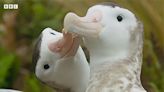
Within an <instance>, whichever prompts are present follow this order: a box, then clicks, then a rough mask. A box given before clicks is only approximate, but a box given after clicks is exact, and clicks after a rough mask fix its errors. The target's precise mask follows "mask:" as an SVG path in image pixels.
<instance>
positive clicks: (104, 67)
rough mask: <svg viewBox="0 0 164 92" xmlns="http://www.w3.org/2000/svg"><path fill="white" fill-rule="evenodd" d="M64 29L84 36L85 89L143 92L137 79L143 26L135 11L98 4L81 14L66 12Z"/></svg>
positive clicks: (140, 60) (87, 90)
mask: <svg viewBox="0 0 164 92" xmlns="http://www.w3.org/2000/svg"><path fill="white" fill-rule="evenodd" d="M64 28H65V29H66V30H67V31H68V32H70V33H75V34H77V35H78V36H79V37H81V38H83V40H84V44H85V46H86V47H87V49H88V50H89V53H90V81H89V85H88V87H87V89H86V91H85V92H146V90H145V89H144V88H143V86H142V84H141V80H140V74H141V65H142V48H143V25H142V23H141V22H140V20H139V19H137V18H136V16H135V15H134V13H132V12H131V11H130V10H128V9H126V8H123V7H120V6H118V5H116V4H113V3H101V4H97V5H94V6H92V7H90V8H89V9H88V11H87V13H86V16H84V17H79V16H78V15H76V14H75V13H72V12H70V13H68V14H67V15H66V16H65V19H64Z"/></svg>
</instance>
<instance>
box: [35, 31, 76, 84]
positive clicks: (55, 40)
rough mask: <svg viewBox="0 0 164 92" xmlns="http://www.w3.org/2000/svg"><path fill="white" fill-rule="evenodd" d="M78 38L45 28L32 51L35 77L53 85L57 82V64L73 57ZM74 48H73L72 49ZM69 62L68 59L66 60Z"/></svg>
mask: <svg viewBox="0 0 164 92" xmlns="http://www.w3.org/2000/svg"><path fill="white" fill-rule="evenodd" d="M78 42H79V41H78V39H77V38H73V36H72V35H71V34H69V33H63V34H61V33H59V32H57V31H54V30H52V29H51V28H46V29H44V30H43V32H42V33H41V35H40V37H39V39H38V41H37V43H36V46H35V50H34V53H33V62H34V63H35V64H34V70H35V74H36V76H37V78H38V79H39V80H41V81H42V82H44V83H46V84H49V85H50V86H53V85H55V84H52V83H55V82H56V83H57V84H58V81H56V80H58V78H60V76H58V75H59V74H57V72H59V70H58V69H57V68H58V64H59V63H61V62H62V61H64V59H66V58H68V57H73V56H74V55H75V54H76V51H77V49H78V47H79V44H78ZM72 48H74V49H72ZM67 62H69V61H67ZM59 84H60V83H59Z"/></svg>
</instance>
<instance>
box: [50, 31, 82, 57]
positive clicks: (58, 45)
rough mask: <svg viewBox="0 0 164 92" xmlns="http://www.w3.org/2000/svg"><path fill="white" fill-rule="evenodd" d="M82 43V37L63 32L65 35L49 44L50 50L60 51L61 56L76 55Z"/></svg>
mask: <svg viewBox="0 0 164 92" xmlns="http://www.w3.org/2000/svg"><path fill="white" fill-rule="evenodd" d="M79 44H80V38H79V37H77V36H76V37H75V36H73V34H71V33H68V32H63V37H62V38H61V39H59V40H58V41H57V42H53V43H50V44H49V45H48V47H49V49H50V51H52V52H54V53H59V54H60V57H61V58H62V57H70V56H75V54H76V52H77V50H78V48H79Z"/></svg>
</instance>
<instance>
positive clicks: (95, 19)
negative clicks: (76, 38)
mask: <svg viewBox="0 0 164 92" xmlns="http://www.w3.org/2000/svg"><path fill="white" fill-rule="evenodd" d="M101 19H102V14H101V12H98V11H97V12H93V13H92V14H87V15H86V16H85V17H79V16H77V15H76V14H74V13H68V14H67V15H66V16H65V19H64V28H65V29H66V30H68V31H69V32H72V33H76V34H78V35H80V36H86V37H97V36H98V35H99V32H100V31H101V28H102V26H101V24H100V20H101Z"/></svg>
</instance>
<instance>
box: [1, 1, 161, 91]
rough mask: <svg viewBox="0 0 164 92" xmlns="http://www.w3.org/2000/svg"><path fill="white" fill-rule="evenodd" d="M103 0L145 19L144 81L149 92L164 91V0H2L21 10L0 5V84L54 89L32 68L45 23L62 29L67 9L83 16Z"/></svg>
mask: <svg viewBox="0 0 164 92" xmlns="http://www.w3.org/2000/svg"><path fill="white" fill-rule="evenodd" d="M104 1H112V2H115V3H118V4H120V5H122V6H124V7H126V8H128V9H130V10H131V11H133V12H134V13H135V14H136V15H137V16H138V17H139V18H140V19H141V20H142V22H143V23H144V31H145V35H144V36H145V38H144V58H143V68H142V76H141V78H142V83H143V85H144V88H146V89H147V90H148V92H164V0H67V1H66V0H0V6H3V4H4V3H18V4H19V9H18V10H4V9H3V7H0V88H13V89H18V90H23V91H25V92H52V89H50V88H48V87H46V86H45V85H43V84H41V83H40V82H39V81H38V80H37V79H36V77H35V75H34V74H33V71H32V70H31V67H32V62H31V54H32V48H33V44H34V42H35V40H36V38H37V37H38V35H39V34H40V32H41V31H42V30H43V29H44V28H46V27H51V28H53V29H56V30H58V31H60V30H61V29H62V26H63V24H62V23H63V18H64V16H65V14H66V13H67V12H69V11H72V12H75V13H77V14H79V15H81V16H83V15H84V14H85V13H86V11H87V8H88V7H90V6H92V5H94V4H97V3H99V2H104Z"/></svg>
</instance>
